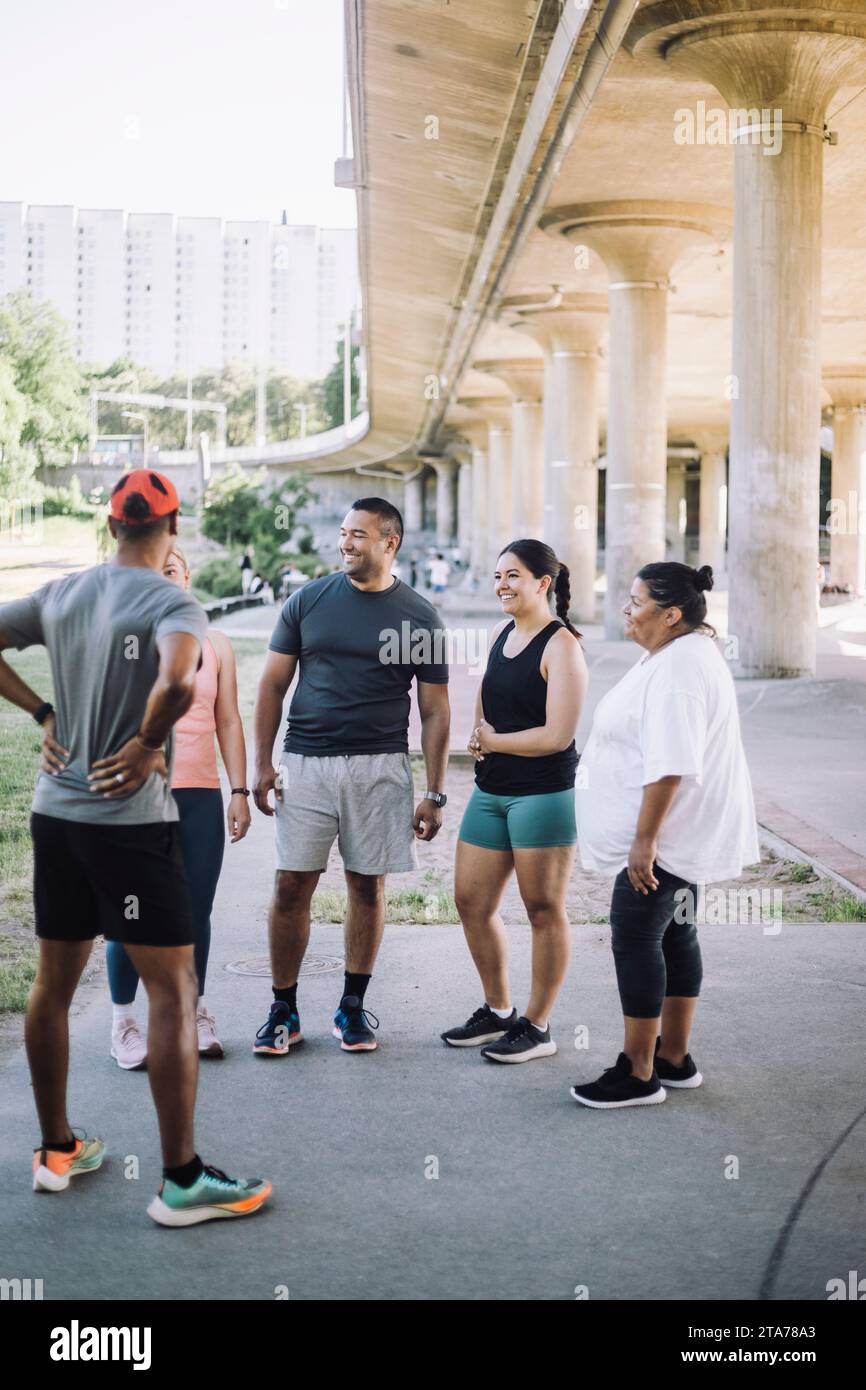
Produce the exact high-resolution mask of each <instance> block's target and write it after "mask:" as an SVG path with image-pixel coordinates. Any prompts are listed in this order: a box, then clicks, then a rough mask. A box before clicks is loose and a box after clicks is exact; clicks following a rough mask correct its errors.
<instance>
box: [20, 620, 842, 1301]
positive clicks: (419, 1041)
mask: <svg viewBox="0 0 866 1390" xmlns="http://www.w3.org/2000/svg"><path fill="white" fill-rule="evenodd" d="M271 616H272V615H271ZM238 617H239V618H244V617H245V615H238ZM451 620H452V616H451V615H450V614H449V622H451ZM268 625H269V624H266V626H268ZM226 627H227V628H230V629H231V628H234V629H235V630H238V629H240V623H237V624H234V623H232V622H231V620H230V622H229V623H227V624H226ZM832 631H833V630H831V629H829V628H828V629H824V630H822V634H821V641H822V646H825V644H827V643H829V644H831V645H830V647H829V649H825V650H822V657H821V661H822V663H827V662H837V663H841V664H842V667H843V670H842V671H841V672H839V673H838V674H837V672H836V671H835V670H834V672H833V677H832V678H825V677H824V675H822V674H820V673H819V677H818V678H817V679H816V680H815V681H803V682H790V683H775V684H774V683H769V682H767V683H760V682H754V683H743V684H742V686H741V688H740V689H739V694H740V699H741V705H742V709H743V715H744V731H745V737H746V741H747V744H748V747H749V755H750V761H751V764H752V769H753V774H754V777H755V783H756V787H757V789H758V794H759V799H760V798H761V797H762V796H764V795H765V789H766V795H767V797H768V798H770V799H771V800H772V802H773V804H774V805H775V806H776V807H777V808H778V811H779V813H781V814H784V815H789V816H791V817H796V818H797V819H799V820H800V821H801V822H802V824H803V826H805V827H807V828H810V830H814V832H815V833H816V834H823V835H824V836H825V837H829V838H830V839H832V840H833V842H834V843H835V844H837V845H839V846H841V847H842V848H843V849H844V850H845V851H846V852H848V853H850V854H851V855H852V856H853V857H854V859H859V858H860V857H861V856H862V854H863V849H864V846H863V840H862V833H863V832H862V827H863V825H864V822H866V817H864V810H866V807H864V795H866V794H864V790H863V785H862V778H861V777H860V776H859V764H860V763H862V756H859V761H858V752H857V750H858V748H860V749H862V718H863V707H864V693H866V687H864V684H863V678H862V675H861V674H860V672H861V671H862V670H863V667H862V662H861V660H860V658H859V656H851V655H850V654H846V653H845V652H841V651H839V650H838V649H837V648H838V643H839V638H838V636H837V637H836V638H834V637H832V636H831V635H830V634H831V632H832ZM844 640H846V641H851V642H852V643H856V642H857V641H859V638H857V637H856V636H854V637H852V636H851V635H850V633H849V635H848V636H847V637H846V638H845V639H844ZM834 643H835V644H836V645H835V647H834V646H833V645H832V644H834ZM587 646H588V651H589V656H590V660H591V662H592V668H593V682H592V686H593V699H597V698H598V695H599V694H600V693H601V691H602V690H603V689H604V688H606V686H607V685H609V684H610V683H611V682H612V681H613V680H614V679H615V678H616V677H617V675H618V674H620V673H621V671H622V670H623V669H625V667H626V666H627V665H628V664H629V662H630V661H631V660H633V659H634V651H633V648H631V647H626V646H624V645H620V644H606V643H604V642H602V640H601V638H600V635H599V634H596V633H594V632H591V633H590V634H588V642H587ZM474 684H475V678H474V677H472V678H470V677H468V676H464V675H461V674H460V673H459V672H458V673H457V676H456V679H455V684H454V696H455V708H456V718H455V724H456V726H457V729H458V732H457V733H456V734H455V740H454V742H455V746H456V747H459V746H460V742H459V739H460V734H461V733H462V732H464V730H461V729H460V721H461V720H462V721H467V722H466V728H465V731H468V718H469V717H471V698H472V691H473V688H474ZM763 687H766V688H763ZM804 833H805V832H804ZM272 862H273V861H272V845H271V827H270V825H269V823H268V822H266V821H265V820H264V818H262V817H259V816H256V817H255V818H254V824H253V830H252V832H251V834H250V836H249V838H248V840H247V842H246V843H244V844H242V845H240V846H236V847H230V848H228V850H227V854H226V866H225V870H224V873H223V879H222V882H221V887H220V894H219V898H218V902H217V907H216V912H215V919H214V946H213V955H212V966H211V976H210V981H209V984H208V991H207V992H208V997H209V1000H210V1001H211V1004H212V1007H213V1008H214V1011H215V1013H216V1015H217V1018H218V1021H219V1025H220V1031H221V1034H222V1036H223V1039H224V1042H225V1044H226V1046H227V1049H228V1056H227V1057H226V1059H225V1061H223V1062H220V1063H209V1064H206V1065H204V1066H203V1068H202V1081H201V1093H200V1107H199V1147H200V1149H201V1151H202V1152H203V1154H204V1155H205V1156H206V1158H208V1159H209V1160H210V1161H213V1162H216V1163H217V1164H219V1165H220V1166H225V1167H227V1168H229V1169H230V1170H232V1171H235V1172H238V1171H240V1172H245V1173H250V1174H256V1173H259V1174H265V1175H267V1176H269V1177H271V1178H273V1180H274V1182H275V1185H276V1191H275V1197H274V1200H273V1202H272V1204H270V1206H269V1207H268V1208H266V1210H265V1211H264V1212H263V1213H262V1214H261V1215H259V1216H257V1217H256V1218H254V1219H252V1220H250V1221H249V1222H241V1223H223V1224H221V1225H220V1226H219V1227H217V1228H214V1227H212V1226H211V1227H207V1226H206V1227H202V1228H198V1229H194V1230H191V1231H188V1232H173V1231H164V1230H160V1229H157V1228H155V1227H153V1226H152V1225H151V1223H150V1221H149V1220H148V1218H147V1217H146V1215H145V1212H144V1208H145V1206H146V1204H147V1201H148V1200H149V1198H150V1196H151V1193H152V1191H153V1188H154V1184H155V1182H156V1181H157V1178H158V1172H159V1162H158V1148H157V1138H156V1129H155V1123H154V1119H153V1112H152V1109H151V1106H150V1102H149V1094H148V1090H147V1078H146V1076H145V1075H142V1074H125V1073H121V1072H120V1071H119V1070H118V1069H117V1067H116V1066H115V1065H114V1063H113V1062H112V1061H111V1060H110V1058H109V1056H108V1036H109V1028H110V1006H109V1003H108V998H107V993H106V992H105V989H104V984H103V983H102V981H101V980H99V979H98V980H97V981H95V982H94V984H92V985H91V986H90V987H89V989H87V990H86V991H85V993H84V995H83V996H82V999H81V1001H80V1005H79V1007H78V1009H77V1011H76V1014H75V1017H74V1020H73V1084H72V1089H71V1099H72V1105H71V1116H72V1119H73V1122H74V1123H75V1124H80V1125H82V1126H84V1127H85V1128H87V1129H88V1130H89V1131H90V1132H91V1133H92V1132H96V1133H100V1134H102V1135H103V1136H104V1137H105V1138H106V1140H107V1142H108V1145H109V1150H110V1158H109V1160H108V1162H107V1164H106V1166H105V1169H104V1171H103V1172H101V1173H100V1174H98V1175H94V1176H93V1177H88V1178H85V1179H82V1180H80V1181H79V1182H78V1184H77V1185H73V1188H72V1189H71V1190H70V1191H69V1192H68V1193H66V1194H64V1195H62V1196H60V1197H54V1198H52V1197H48V1196H40V1197H35V1196H34V1195H33V1194H32V1193H31V1192H30V1190H29V1184H28V1177H27V1174H28V1168H29V1155H30V1150H31V1149H32V1146H33V1144H34V1142H35V1139H36V1137H37V1136H36V1132H35V1122H34V1116H33V1113H32V1098H31V1094H30V1087H29V1081H28V1077H27V1070H26V1064H25V1060H24V1056H23V1052H22V1051H21V1050H17V1051H12V1052H11V1053H10V1054H9V1055H8V1056H7V1058H6V1059H5V1061H4V1062H3V1065H2V1068H0V1070H2V1079H0V1084H2V1086H3V1093H4V1098H5V1099H4V1113H5V1124H4V1126H3V1130H2V1134H0V1172H2V1179H3V1190H4V1193H5V1194H6V1199H5V1201H4V1204H3V1212H2V1216H0V1250H2V1252H3V1258H2V1268H0V1275H2V1276H3V1277H6V1278H12V1277H15V1276H19V1277H27V1276H30V1277H32V1278H42V1279H43V1280H44V1284H45V1296H46V1298H49V1299H64V1298H73V1297H74V1298H81V1297H85V1298H93V1299H107V1298H114V1297H117V1296H118V1295H120V1296H121V1297H126V1298H130V1299H146V1298H152V1297H158V1298H196V1299H211V1298H244V1299H269V1298H272V1297H273V1296H274V1290H275V1289H276V1288H278V1287H279V1286H282V1285H285V1286H287V1287H288V1290H289V1294H290V1296H291V1297H292V1298H294V1299H334V1300H342V1299H387V1298H394V1299H398V1298H399V1299H460V1300H481V1299H484V1300H488V1299H533V1300H535V1299H563V1300H564V1299H571V1298H573V1297H575V1289H576V1288H577V1287H578V1286H586V1288H587V1289H588V1291H589V1296H590V1298H592V1299H599V1298H602V1299H604V1298H608V1299H655V1298H667V1299H687V1298H688V1299H690V1300H705V1299H714V1298H721V1299H734V1298H746V1299H756V1298H761V1297H767V1298H801V1299H824V1298H826V1285H827V1281H828V1280H830V1279H832V1278H836V1277H842V1278H847V1274H848V1271H849V1270H851V1269H858V1266H859V1268H860V1272H861V1273H862V1272H863V1271H862V1257H863V1249H864V1237H866V1213H864V1207H863V1200H862V1176H863V1171H864V1164H866V1119H864V1114H866V1112H864V1097H863V1085H862V1058H863V1052H864V1043H866V1024H864V1010H863V1000H864V990H866V933H864V929H863V927H862V926H860V925H857V924H851V925H845V924H832V925H828V924H823V925H817V924H815V925H812V924H805V925H796V926H786V927H785V929H784V930H783V931H781V932H780V933H778V934H776V935H771V934H766V935H765V934H764V932H763V930H762V928H761V927H760V926H758V927H736V928H733V927H713V926H706V927H703V928H702V929H701V935H702V941H703V945H704V952H705V962H706V992H705V997H704V1000H703V1002H702V1005H701V1010H700V1014H699V1024H698V1028H697V1030H696V1034H695V1040H694V1050H695V1053H696V1056H697V1060H698V1063H699V1065H700V1067H701V1069H702V1071H703V1072H704V1073H705V1076H706V1084H705V1086H704V1087H703V1088H702V1089H700V1090H699V1091H696V1092H694V1093H680V1094H678V1095H677V1094H673V1095H672V1096H671V1097H670V1099H669V1100H668V1102H667V1103H666V1104H664V1105H662V1106H658V1107H654V1108H652V1109H650V1110H631V1111H624V1112H621V1113H613V1114H598V1113H595V1112H591V1111H586V1110H583V1109H582V1108H580V1107H578V1106H576V1105H575V1104H574V1102H573V1101H572V1100H571V1099H570V1097H569V1094H568V1089H569V1086H570V1085H571V1084H572V1083H573V1082H574V1081H575V1080H578V1079H580V1080H583V1079H586V1078H591V1077H593V1076H595V1075H597V1073H598V1071H599V1070H600V1069H601V1067H602V1066H607V1065H610V1064H611V1063H612V1061H613V1060H614V1058H615V1054H616V1052H617V1050H618V1047H619V1044H620V1032H619V1030H620V1022H619V1011H618V1000H617V995H616V989H615V984H614V976H613V969H612V963H611V959H610V954H609V944H608V933H607V929H606V928H605V927H603V926H600V925H587V924H586V920H585V919H584V921H582V922H579V924H578V925H576V926H575V928H574V959H573V963H572V967H571V970H570V972H569V977H568V981H567V984H566V987H565V990H564V991H563V995H562V998H561V1001H560V1003H559V1005H558V1007H557V1010H556V1014H555V1018H554V1035H555V1037H556V1039H557V1041H558V1043H559V1048H560V1050H559V1053H558V1055H557V1056H556V1057H554V1058H551V1059H547V1060H544V1061H540V1062H535V1063H531V1064H529V1065H527V1066H525V1067H519V1068H495V1067H493V1066H491V1065H489V1064H485V1063H484V1062H483V1061H482V1060H481V1058H480V1057H479V1056H478V1055H477V1053H475V1052H465V1053H463V1052H454V1051H452V1050H450V1049H446V1048H445V1047H444V1046H443V1045H442V1044H441V1043H440V1042H439V1041H438V1033H439V1031H440V1030H441V1029H442V1028H443V1027H446V1026H449V1025H451V1024H453V1023H455V1022H457V1021H459V1020H461V1019H462V1018H464V1017H465V1016H466V1015H467V1014H468V1013H469V1012H470V1011H471V1010H472V1009H473V1008H474V1007H475V1006H476V1004H477V1002H478V998H477V994H478V990H477V985H476V983H475V980H474V975H473V970H472V967H471V965H470V962H469V959H468V956H467V953H466V949H465V946H464V943H463V938H462V933H461V931H460V929H459V927H456V926H391V927H389V928H388V929H387V931H386V936H385V942H384V946H383V951H382V955H381V958H380V965H379V969H378V970H377V973H376V977H375V979H374V981H373V984H372V986H371V990H370V996H369V1004H370V1007H371V1008H372V1009H373V1011H374V1012H375V1013H376V1014H377V1015H378V1016H379V1017H380V1019H381V1025H382V1026H381V1030H380V1039H381V1047H380V1049H379V1051H378V1052H377V1053H375V1054H372V1055H359V1056H349V1055H346V1054H344V1053H341V1052H340V1050H339V1047H338V1045H337V1043H336V1042H335V1041H334V1039H332V1038H331V1037H330V1035H329V1024H330V1017H331V1014H332V1012H333V1008H334V1006H335V1004H336V1002H337V999H338V996H339V993H340V989H341V983H342V981H341V975H340V973H339V972H340V969H341V965H342V943H341V933H340V929H339V928H337V927H334V926H317V927H314V928H313V936H312V942H311V947H310V957H309V959H308V966H309V967H310V973H308V974H305V975H304V976H303V978H302V982H301V988H300V991H299V1002H300V1006H301V1016H302V1021H303V1025H304V1030H305V1033H306V1035H307V1040H306V1041H305V1042H304V1043H303V1044H302V1045H301V1046H300V1047H299V1048H298V1049H297V1051H296V1052H295V1053H294V1054H292V1055H291V1056H289V1057H288V1058H285V1059H279V1060H274V1061H265V1060H261V1059H256V1058H254V1057H253V1056H252V1053H251V1051H250V1046H251V1041H252V1035H253V1033H254V1031H255V1029H256V1027H257V1026H258V1024H259V1023H260V1022H261V1021H262V1019H263V1017H264V1014H265V1012H266V1008H267V1004H268V1000H269V982H268V979H267V978H266V977H265V975H255V974H252V975H251V974H238V973H236V971H235V970H230V969H229V968H228V967H229V966H230V965H234V966H237V965H238V963H239V962H240V963H243V967H242V968H246V969H248V970H249V969H252V970H257V969H261V970H265V969H266V962H265V960H264V957H265V953H266V941H265V928H264V922H265V911H266V904H267V899H268V896H269V891H270V883H271V875H272ZM855 867H856V865H855ZM507 930H508V934H509V939H510V944H511V953H512V978H513V983H514V988H515V997H516V999H517V1000H518V1002H520V1001H522V1000H523V999H524V997H525V994H526V990H527V985H528V976H529V933H528V930H527V928H526V926H525V925H523V924H522V923H521V922H520V921H519V920H514V921H513V922H512V924H511V925H509V926H508V928H507ZM583 1028H585V1029H586V1030H588V1049H586V1050H578V1049H576V1048H575V1046H574V1040H575V1037H576V1036H578V1037H579V1036H580V1035H579V1034H576V1030H578V1029H583ZM132 1159H134V1160H137V1162H138V1169H139V1172H140V1176H139V1177H137V1178H136V1177H135V1176H131V1177H130V1176H126V1174H127V1173H134V1172H135V1164H134V1163H132V1162H130V1160H132ZM436 1171H438V1177H432V1176H427V1175H428V1174H432V1173H434V1172H436ZM735 1171H736V1172H737V1173H738V1176H737V1177H733V1176H727V1175H731V1174H733V1173H734V1172H735ZM58 1251H61V1252H62V1255H63V1257H62V1258H60V1259H58Z"/></svg>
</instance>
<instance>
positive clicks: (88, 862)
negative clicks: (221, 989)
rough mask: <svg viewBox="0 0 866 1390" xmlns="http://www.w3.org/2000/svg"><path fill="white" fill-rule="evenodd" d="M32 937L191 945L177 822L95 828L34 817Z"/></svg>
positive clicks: (85, 824) (97, 826) (190, 910)
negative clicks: (99, 936) (34, 923)
mask: <svg viewBox="0 0 866 1390" xmlns="http://www.w3.org/2000/svg"><path fill="white" fill-rule="evenodd" d="M30 829H31V832H32V835H33V904H34V907H35V910H36V935H37V936H41V937H45V939H46V940H48V941H92V940H93V938H94V937H95V936H98V935H99V934H100V933H101V934H102V935H103V936H104V937H105V938H106V940H107V941H122V942H124V943H125V944H129V945H130V946H191V945H192V942H193V927H192V909H191V905H190V897H189V886H188V884H187V879H186V872H185V870H184V867H183V860H182V858H181V853H180V843H179V839H178V830H177V822H176V821H155V822H152V823H151V824H148V825H99V824H94V823H92V822H90V821H76V820H60V819H59V818H58V817H57V816H43V815H40V814H39V813H38V812H35V811H34V812H33V813H32V815H31V817H30Z"/></svg>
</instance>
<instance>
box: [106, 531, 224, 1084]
mask: <svg viewBox="0 0 866 1390" xmlns="http://www.w3.org/2000/svg"><path fill="white" fill-rule="evenodd" d="M162 572H163V574H164V576H165V578H166V579H168V580H170V581H171V583H172V584H175V585H176V586H177V587H178V588H179V589H182V590H183V591H184V592H187V591H188V589H189V580H190V574H189V565H188V564H187V562H186V557H185V555H184V553H183V551H182V550H181V548H180V546H179V545H177V544H176V543H175V542H174V541H173V542H172V546H171V550H170V551H169V554H168V557H167V559H166V562H165V564H164V565H163V569H162ZM201 658H202V660H201V666H200V668H199V670H198V672H197V673H196V677H195V690H194V694H193V701H192V704H191V705H190V707H189V709H188V710H187V712H186V714H185V715H183V717H182V718H181V719H179V720H178V722H177V724H176V725H175V726H174V765H173V767H172V774H171V789H172V794H173V796H174V800H175V802H176V803H177V809H178V812H179V814H180V820H179V822H178V831H179V836H180V851H181V855H182V857H183V863H184V868H185V869H186V876H187V880H188V882H189V887H190V896H191V899H192V920H193V935H194V941H193V946H194V952H195V955H194V959H195V970H196V975H197V977H198V1003H197V1005H196V1015H195V1022H196V1032H197V1035H198V1052H199V1056H200V1057H222V1056H223V1045H222V1043H221V1042H220V1040H219V1037H218V1036H217V1031H216V1020H215V1018H214V1016H213V1014H212V1013H211V1012H210V1010H209V1009H208V1007H207V1002H206V1000H205V983H206V979H207V966H208V956H209V954H210V940H211V911H212V909H213V901H214V897H215V896H216V889H217V883H218V882H219V876H220V870H221V868H222V862H223V850H224V848H225V834H226V825H225V823H224V820H223V798H222V792H221V790H220V779H219V772H218V770H217V761H216V749H215V746H214V741H215V740H216V742H218V743H219V748H220V752H221V753H222V758H223V763H224V764H225V768H226V773H227V776H228V779H229V786H230V787H231V799H230V800H229V804H228V812H227V815H226V822H227V825H228V833H229V838H230V840H231V843H232V844H236V843H237V842H238V841H239V840H242V839H243V838H244V836H245V835H246V833H247V831H248V830H249V828H250V808H249V805H248V802H247V797H248V796H249V795H250V792H249V788H248V787H247V785H246V780H247V751H246V743H245V741H244V726H243V723H242V722H241V716H240V711H239V710H238V688H237V671H236V667H235V654H234V651H233V649H232V644H231V642H230V641H229V638H228V637H227V636H226V634H225V633H224V632H220V631H219V629H218V628H215V627H209V628H208V629H207V632H206V633H205V636H204V638H203V640H202V646H201ZM105 955H106V964H107V967H108V986H109V990H110V991H111V1001H112V1006H113V1019H112V1027H111V1055H112V1057H113V1058H114V1060H115V1061H116V1062H117V1065H118V1066H119V1067H121V1068H122V1070H123V1071H136V1070H138V1068H140V1067H143V1066H144V1065H145V1063H146V1061H147V1042H146V1041H145V1037H144V1034H143V1033H142V1031H141V1029H140V1027H139V1025H138V1020H137V1018H136V1016H135V996H136V992H137V990H138V978H139V977H138V971H137V970H136V968H135V965H134V964H133V962H132V960H131V959H130V956H129V952H128V951H127V949H126V947H125V946H124V945H123V943H122V942H120V941H108V942H107V943H106V951H105Z"/></svg>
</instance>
